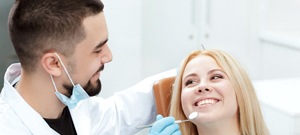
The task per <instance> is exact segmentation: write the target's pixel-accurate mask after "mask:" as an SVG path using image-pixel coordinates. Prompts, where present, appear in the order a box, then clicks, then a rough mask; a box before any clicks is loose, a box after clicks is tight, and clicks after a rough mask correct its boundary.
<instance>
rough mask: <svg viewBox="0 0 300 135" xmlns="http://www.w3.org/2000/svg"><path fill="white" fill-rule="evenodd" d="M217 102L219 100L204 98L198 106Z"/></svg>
mask: <svg viewBox="0 0 300 135" xmlns="http://www.w3.org/2000/svg"><path fill="white" fill-rule="evenodd" d="M216 102H217V100H215V99H204V100H201V101H200V102H198V103H197V106H200V105H206V104H214V103H216Z"/></svg>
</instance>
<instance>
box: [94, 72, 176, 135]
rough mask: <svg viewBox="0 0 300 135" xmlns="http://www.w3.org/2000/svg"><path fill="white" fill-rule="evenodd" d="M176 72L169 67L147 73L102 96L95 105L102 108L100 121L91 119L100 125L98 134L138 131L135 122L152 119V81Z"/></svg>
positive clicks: (153, 116) (132, 132)
mask: <svg viewBox="0 0 300 135" xmlns="http://www.w3.org/2000/svg"><path fill="white" fill-rule="evenodd" d="M175 75H176V69H172V70H169V71H166V72H163V73H160V74H156V75H153V76H150V77H147V78H146V79H144V80H142V81H140V82H139V83H138V84H136V85H134V86H132V87H130V88H128V89H125V90H123V91H120V92H117V93H115V94H114V95H113V96H112V97H110V98H107V99H105V100H101V102H102V103H101V104H100V106H99V108H98V109H99V110H101V111H100V112H101V115H100V118H99V119H98V120H99V121H100V123H99V121H98V122H96V121H94V122H95V123H97V124H100V125H98V126H96V127H98V128H97V129H94V130H95V131H96V132H97V133H101V134H114V135H121V134H122V135H124V134H125V135H133V134H134V133H136V132H138V131H139V130H138V129H136V126H138V125H144V124H150V123H152V122H154V121H155V118H156V105H155V100H154V97H153V84H154V82H155V81H157V80H160V79H162V78H166V77H171V76H175ZM94 109H95V108H94ZM93 115H95V114H93ZM94 122H93V123H94Z"/></svg>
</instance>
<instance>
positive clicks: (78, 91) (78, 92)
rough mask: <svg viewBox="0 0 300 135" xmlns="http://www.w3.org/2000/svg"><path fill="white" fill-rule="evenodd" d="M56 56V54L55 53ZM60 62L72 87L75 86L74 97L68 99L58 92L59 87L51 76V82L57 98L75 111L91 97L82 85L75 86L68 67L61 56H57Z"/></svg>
mask: <svg viewBox="0 0 300 135" xmlns="http://www.w3.org/2000/svg"><path fill="white" fill-rule="evenodd" d="M55 54H56V53H55ZM56 56H57V58H58V60H59V61H60V62H61V65H62V67H63V69H64V70H65V72H66V74H67V76H68V78H69V79H70V81H71V83H72V85H73V92H72V95H71V97H70V98H69V97H67V96H65V95H64V94H62V93H60V92H59V91H58V90H57V87H56V85H55V82H54V80H53V77H52V75H50V78H51V81H52V83H53V85H54V89H55V95H56V96H57V98H58V99H59V100H60V101H61V102H62V103H63V104H65V105H66V106H68V107H69V108H70V109H73V108H75V107H76V105H77V103H78V102H79V101H81V100H83V99H86V98H88V97H89V95H88V94H87V93H86V92H85V90H84V89H83V88H82V87H81V86H80V84H76V85H74V83H73V80H72V79H71V77H70V75H69V73H68V71H67V69H66V67H65V66H64V64H63V62H62V60H61V59H60V57H59V55H58V54H56Z"/></svg>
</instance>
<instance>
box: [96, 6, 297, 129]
mask: <svg viewBox="0 0 300 135" xmlns="http://www.w3.org/2000/svg"><path fill="white" fill-rule="evenodd" d="M106 1H107V2H108V0H106ZM109 2H110V3H107V4H106V7H107V10H106V11H107V12H106V13H108V14H109V15H110V16H108V14H107V18H108V19H107V20H108V24H109V30H110V33H111V40H110V42H111V47H112V49H113V52H114V57H115V59H114V61H113V62H112V63H111V64H108V65H109V66H110V67H109V68H110V69H109V68H107V70H106V71H105V74H103V76H102V78H103V82H104V85H106V88H105V89H103V93H102V94H103V95H104V96H108V95H110V94H111V93H113V92H112V91H110V90H111V89H117V90H119V89H122V88H125V87H127V86H130V85H132V84H134V83H135V82H137V81H139V80H140V79H142V78H144V77H146V76H149V75H152V74H155V73H158V72H161V71H164V70H167V69H170V68H174V67H177V66H178V65H179V63H180V61H181V60H182V59H183V58H184V56H185V55H186V54H188V52H190V51H191V50H194V49H201V44H203V45H204V46H205V48H207V49H211V48H218V49H222V50H225V51H227V52H229V53H230V54H231V55H233V56H234V57H235V58H237V59H238V60H239V61H240V62H241V63H242V64H243V65H244V66H245V68H246V70H247V71H248V73H249V75H250V77H251V78H252V79H253V80H258V81H259V80H266V79H278V78H292V77H299V76H300V72H299V70H298V69H300V62H297V61H299V60H300V53H299V51H300V40H299V39H300V25H299V24H300V8H299V7H300V2H299V1H297V0H289V1H285V0H240V1H235V0H226V1H218V0H186V1H180V0H173V1H171V0H143V1H138V0H136V1H125V2H124V1H109ZM116 5H118V6H116ZM129 5H134V6H129ZM109 6H110V8H109ZM108 8H109V9H108ZM133 10H134V11H133ZM124 13H126V17H124ZM127 13H128V14H127ZM120 18H121V19H122V18H127V19H125V20H123V21H120V20H121V19H120ZM120 22H122V23H121V24H120ZM133 24H134V25H133ZM120 26H124V27H120ZM126 26H127V27H126ZM129 28H131V29H130V31H131V32H130V33H126V32H128V31H129V30H128V29H129ZM123 32H124V33H126V34H120V33H123ZM133 33H134V34H133ZM133 37H134V38H133ZM120 39H127V40H128V39H131V40H130V41H127V42H126V44H125V42H122V40H120ZM113 43H114V44H113ZM129 48H131V49H129ZM136 49H137V50H136ZM123 50H128V51H123ZM129 51H130V53H128V52H129ZM118 57H120V58H118ZM125 61H126V64H124V63H125ZM107 67H108V66H107ZM132 67H134V69H135V70H136V71H135V72H133V70H132ZM121 69H122V70H121ZM112 76H115V77H114V78H113V77H112ZM128 78H130V79H128ZM112 80H113V81H112ZM116 83H118V86H116V85H114V84H116ZM116 87H117V88H116ZM295 94H299V93H295ZM299 96H300V94H299ZM283 102H284V101H283ZM263 110H265V111H266V112H270V110H268V108H266V107H265V106H263ZM271 120H272V119H271ZM273 122H278V121H270V119H268V121H267V123H273ZM270 130H272V131H273V132H274V131H275V129H270ZM276 130H277V129H276ZM141 134H142V133H141ZM144 134H145V133H144Z"/></svg>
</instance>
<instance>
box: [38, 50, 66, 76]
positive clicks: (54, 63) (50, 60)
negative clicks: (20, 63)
mask: <svg viewBox="0 0 300 135" xmlns="http://www.w3.org/2000/svg"><path fill="white" fill-rule="evenodd" d="M41 63H42V66H43V68H44V70H45V71H46V72H47V73H49V74H50V75H52V76H60V75H61V74H62V72H61V70H62V66H61V64H60V62H59V59H58V58H57V56H56V55H55V54H54V53H53V52H49V53H46V54H44V55H43V57H42V59H41Z"/></svg>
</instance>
